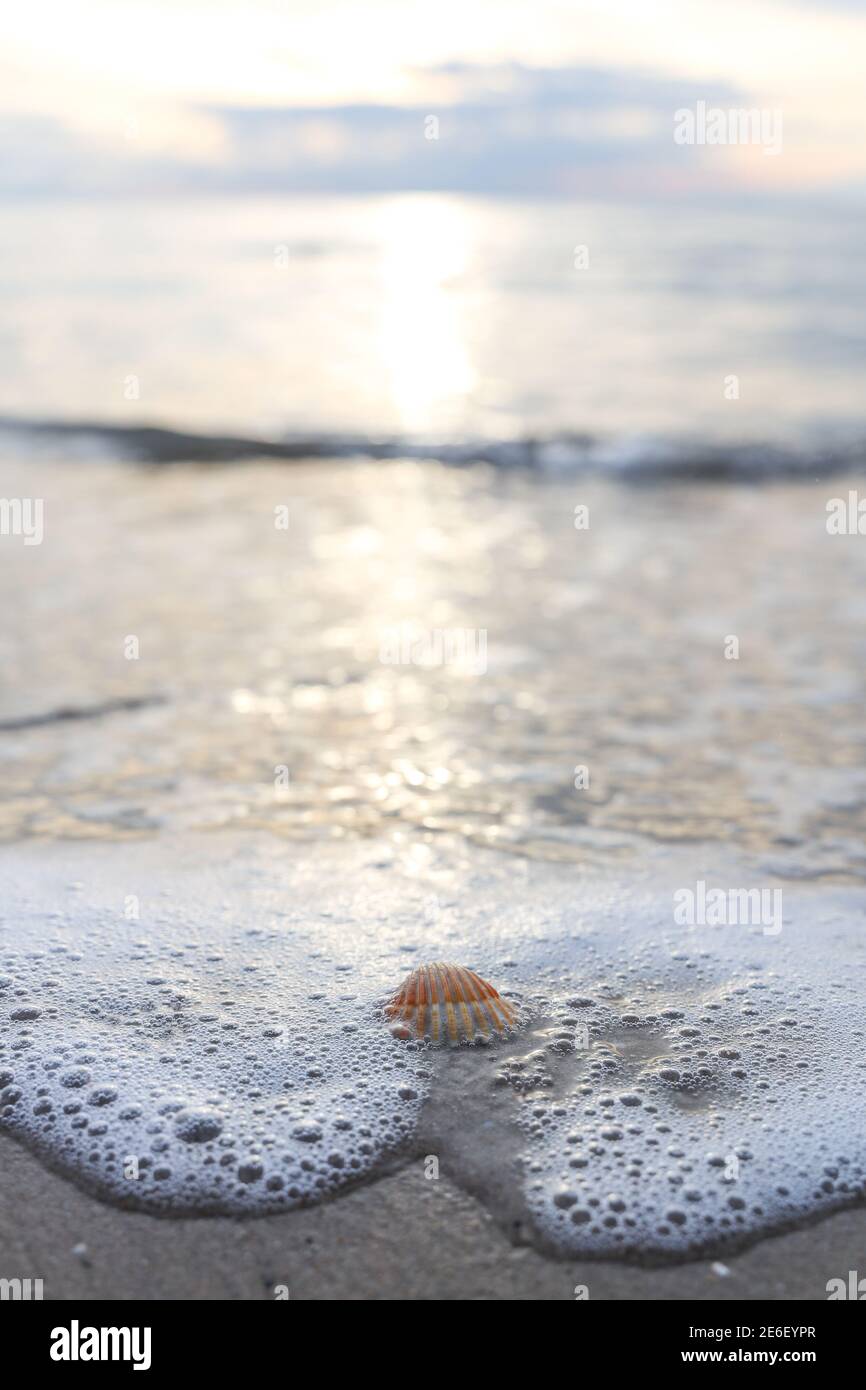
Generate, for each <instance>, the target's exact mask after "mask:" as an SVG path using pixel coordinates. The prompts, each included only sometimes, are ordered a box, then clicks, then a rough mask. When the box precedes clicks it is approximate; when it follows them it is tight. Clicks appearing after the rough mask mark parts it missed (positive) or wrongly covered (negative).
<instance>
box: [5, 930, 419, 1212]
mask: <svg viewBox="0 0 866 1390" xmlns="http://www.w3.org/2000/svg"><path fill="white" fill-rule="evenodd" d="M83 915H84V919H85V921H86V923H87V925H86V927H85V928H84V929H83V930H81V929H78V930H76V927H75V925H74V923H75V921H76V919H78V920H79V921H80V917H79V915H78V914H76V913H75V912H73V913H70V914H69V915H66V914H56V915H55V920H54V921H50V922H48V923H46V924H45V926H46V927H47V930H44V931H42V932H40V931H39V928H38V925H37V923H36V922H34V921H30V922H29V924H28V926H29V930H28V931H26V932H23V933H21V936H27V937H28V938H29V940H28V942H27V945H26V946H25V945H23V944H20V937H19V944H16V945H15V946H12V945H11V944H7V945H5V946H2V945H0V972H2V973H0V1126H2V1127H3V1128H5V1129H6V1130H8V1131H10V1132H11V1133H13V1134H15V1135H16V1136H17V1137H19V1138H21V1139H23V1140H24V1141H25V1142H26V1143H27V1144H28V1145H29V1146H30V1147H32V1148H34V1149H35V1150H36V1151H37V1152H38V1153H40V1154H42V1155H43V1156H44V1157H46V1158H47V1159H49V1160H50V1161H51V1162H52V1164H53V1165H54V1166H59V1167H61V1168H62V1169H63V1170H65V1171H66V1172H68V1173H69V1174H70V1175H72V1176H73V1177H74V1178H75V1179H76V1180H77V1181H79V1182H80V1183H81V1184H82V1185H84V1186H86V1187H88V1188H90V1189H91V1190H94V1191H96V1192H98V1193H99V1194H100V1195H102V1196H105V1197H109V1198H111V1199H113V1200H116V1201H119V1202H121V1203H122V1204H124V1205H128V1206H132V1207H137V1208H143V1209H146V1210H158V1211H164V1212H178V1211H198V1212H232V1213H241V1212H256V1211H267V1210H284V1209H287V1208H291V1207H293V1206H299V1205H303V1204H305V1203H308V1202H312V1201H317V1200H320V1199H321V1198H323V1197H325V1196H328V1195H330V1194H333V1193H334V1192H336V1191H338V1190H339V1189H340V1188H342V1187H344V1186H346V1185H347V1184H348V1183H351V1182H353V1181H357V1180H359V1179H361V1178H363V1177H364V1176H366V1175H368V1174H369V1173H370V1172H371V1171H373V1170H374V1169H376V1168H377V1167H381V1165H382V1164H383V1162H384V1161H386V1160H387V1158H388V1156H389V1155H391V1154H393V1153H396V1152H397V1151H399V1150H401V1149H402V1148H403V1147H404V1146H405V1144H406V1141H407V1139H408V1138H409V1136H410V1135H411V1134H412V1132H413V1130H414V1127H415V1122H416V1119H417V1114H418V1110H419V1107H420V1104H421V1097H422V1094H423V1091H424V1088H425V1084H426V1081H427V1079H428V1078H429V1074H430V1073H429V1063H428V1061H427V1059H426V1058H425V1057H424V1056H422V1055H418V1054H413V1053H412V1052H407V1051H406V1050H405V1049H402V1048H400V1047H399V1046H397V1045H396V1044H395V1043H394V1040H393V1039H392V1038H391V1037H390V1035H389V1033H388V1031H387V1029H385V1028H384V1027H382V1026H381V1023H380V1022H379V1019H378V1018H377V1017H375V1011H374V1010H372V1009H371V1007H370V997H369V993H370V991H369V988H368V987H367V984H366V982H364V981H362V980H359V974H360V975H363V970H361V971H360V972H358V971H356V969H355V966H354V964H353V963H352V960H351V957H349V958H347V957H346V954H345V952H334V951H332V950H331V949H329V943H328V942H327V941H324V944H322V943H321V942H320V944H317V943H316V938H315V933H310V934H309V936H308V935H307V933H306V931H304V930H301V931H300V932H297V931H292V930H287V927H286V925H285V924H284V923H281V922H275V923H274V924H273V925H272V926H271V927H270V928H263V929H255V928H254V929H247V928H245V927H244V926H236V925H233V924H232V923H231V922H226V923H223V924H221V925H220V926H219V927H218V928H214V925H213V923H211V924H210V925H209V927H208V928H207V929H206V930H199V929H197V927H196V925H195V924H194V923H192V922H190V920H189V918H188V914H187V913H185V912H178V911H164V910H163V911H162V912H161V913H160V914H159V918H160V920H158V921H156V922H154V923H153V924H152V925H153V928H154V929H153V930H152V931H151V932H150V933H149V934H148V935H147V936H140V935H134V934H133V931H132V930H124V927H123V924H121V925H119V924H118V922H117V921H116V919H112V918H111V917H110V916H109V915H108V914H105V913H103V912H100V911H98V910H97V911H93V910H88V909H85V911H84V913H83ZM58 920H59V921H60V922H63V924H64V925H63V926H60V927H58ZM334 934H335V933H333V932H332V936H333V935H334ZM8 936H9V932H8V930H7V932H6V933H5V938H8ZM40 936H41V937H42V940H38V938H39V937H40ZM73 936H74V938H75V945H74V946H72V945H71V944H68V940H63V939H58V938H63V937H66V938H71V937H73ZM326 936H327V932H323V933H322V938H325V937H326ZM3 940H4V937H0V942H2V941H3ZM37 941H38V945H37V944H36V942H37Z"/></svg>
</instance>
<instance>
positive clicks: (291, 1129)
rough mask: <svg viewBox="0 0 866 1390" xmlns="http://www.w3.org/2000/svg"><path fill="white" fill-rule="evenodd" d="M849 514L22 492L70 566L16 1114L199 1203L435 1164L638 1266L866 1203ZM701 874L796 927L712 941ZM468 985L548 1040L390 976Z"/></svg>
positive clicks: (33, 673)
mask: <svg viewBox="0 0 866 1390" xmlns="http://www.w3.org/2000/svg"><path fill="white" fill-rule="evenodd" d="M853 485H854V484H852V486H853ZM846 489H847V483H846V482H845V481H844V480H842V481H836V480H834V481H833V482H832V483H826V484H821V483H816V484H812V485H809V484H800V485H792V484H785V485H783V484H776V485H773V486H765V487H760V488H759V487H745V486H743V487H740V486H730V485H729V486H724V487H721V486H719V487H716V486H710V485H705V486H700V487H698V486H686V485H681V486H668V487H665V488H661V487H657V488H649V489H644V488H628V487H624V486H619V485H615V484H612V483H611V484H606V483H602V482H600V481H597V480H596V481H594V482H589V481H588V480H581V481H578V480H574V479H568V478H559V479H557V478H549V479H546V480H539V479H538V478H537V477H529V476H526V475H509V476H504V475H503V474H501V473H498V472H496V471H495V470H492V469H489V468H487V467H478V468H471V469H469V468H468V469H463V470H453V469H446V468H443V467H441V466H438V465H436V464H435V463H430V462H427V463H420V462H417V461H416V462H406V463H400V462H397V463H394V464H391V465H387V466H383V465H381V464H380V465H370V464H365V463H363V462H353V463H342V464H326V463H322V462H317V463H315V464H314V465H310V466H305V465H298V466H293V467H285V466H283V467H268V466H250V467H244V468H233V469H223V470H206V469H201V470H196V469H190V468H175V469H168V470H163V471H154V470H130V469H129V468H126V467H123V468H119V467H115V466H113V465H111V464H107V463H104V464H99V465H96V464H88V463H86V462H82V463H80V464H76V465H74V466H72V465H69V464H63V465H57V466H52V465H51V464H50V463H46V462H43V463H38V464H37V463H35V462H33V461H32V460H31V461H30V462H29V463H28V464H27V465H24V464H22V465H21V466H20V467H16V465H14V464H8V465H7V466H6V468H5V472H4V480H3V491H4V493H5V495H7V496H22V495H29V496H41V497H42V498H44V500H45V539H44V542H43V544H42V545H41V546H33V547H25V546H24V545H23V544H21V543H20V541H19V540H18V539H17V538H9V537H7V538H6V539H5V540H4V560H5V561H6V574H7V577H8V580H9V581H10V582H12V583H14V584H15V585H16V590H15V601H14V603H13V604H12V605H10V607H9V609H8V612H7V615H6V622H5V624H4V650H3V656H4V669H5V671H6V672H7V674H8V676H9V677H10V678H11V679H10V681H9V684H8V685H7V687H6V689H5V692H4V696H3V703H2V708H0V757H2V766H3V778H2V790H0V796H2V800H0V817H2V819H0V824H2V832H3V835H4V838H5V839H6V841H7V842H8V843H7V845H6V847H5V848H4V849H3V851H2V859H0V871H2V875H3V898H4V903H5V908H4V913H3V917H4V920H3V923H2V932H0V974H2V975H3V976H5V977H6V978H7V980H8V983H7V985H6V987H5V988H4V989H3V991H2V999H0V1044H2V1052H0V1070H2V1071H4V1072H6V1071H8V1072H11V1073H12V1078H11V1080H8V1082H7V1087H8V1088H7V1089H6V1090H5V1091H4V1093H3V1102H4V1108H3V1111H2V1120H3V1123H4V1124H5V1125H7V1126H8V1127H10V1129H11V1130H12V1132H14V1133H16V1134H18V1135H19V1136H21V1137H22V1138H24V1139H25V1141H26V1142H29V1143H31V1144H33V1145H34V1146H36V1147H37V1148H38V1150H39V1151H40V1152H41V1153H42V1154H43V1155H44V1156H45V1157H46V1159H47V1161H49V1162H51V1163H53V1164H55V1165H58V1166H60V1167H61V1168H62V1169H63V1170H64V1171H66V1172H68V1173H70V1174H71V1175H73V1176H74V1177H76V1178H77V1179H78V1180H80V1181H84V1182H86V1183H87V1184H89V1185H92V1186H94V1187H96V1188H97V1190H99V1191H101V1192H102V1193H104V1194H105V1195H108V1196H110V1197H111V1198H113V1199H114V1200H119V1201H122V1202H125V1203H132V1204H137V1205H143V1206H145V1207H147V1208H148V1209H152V1210H160V1211H165V1210H180V1209H192V1210H200V1211H204V1210H245V1211H250V1210H253V1211H263V1210H266V1209H275V1208H280V1207H284V1206H287V1205H293V1204H297V1203H300V1202H307V1201H317V1200H320V1199H321V1198H322V1197H323V1196H325V1195H329V1194H332V1193H334V1192H337V1191H339V1190H340V1189H341V1188H342V1187H343V1186H345V1184H346V1183H348V1182H353V1181H361V1180H364V1179H366V1178H368V1177H370V1176H373V1175H375V1174H376V1173H377V1172H380V1171H382V1169H383V1167H385V1166H387V1165H388V1164H390V1163H393V1162H404V1161H411V1162H416V1161H417V1162H418V1164H419V1173H422V1170H423V1163H422V1160H423V1158H424V1157H425V1156H427V1155H433V1156H438V1158H439V1161H440V1167H441V1169H442V1171H443V1172H444V1171H447V1172H449V1173H450V1174H451V1175H452V1176H453V1177H454V1178H455V1179H456V1180H457V1181H458V1182H461V1183H462V1184H463V1185H464V1186H466V1187H468V1188H470V1189H471V1190H473V1191H475V1192H477V1193H478V1195H479V1197H480V1198H481V1200H482V1201H484V1202H485V1203H486V1204H487V1205H488V1207H489V1208H490V1209H491V1210H492V1211H493V1212H494V1213H495V1214H496V1215H497V1217H498V1218H499V1219H500V1220H501V1221H502V1222H503V1224H504V1225H505V1226H506V1227H507V1228H508V1229H509V1230H510V1231H511V1232H512V1234H513V1236H514V1238H515V1239H529V1240H532V1241H533V1242H536V1243H538V1244H539V1245H542V1246H544V1247H545V1248H553V1249H559V1250H571V1251H586V1252H590V1253H597V1254H617V1253H626V1252H627V1253H630V1254H638V1255H643V1256H674V1257H676V1256H680V1255H682V1254H683V1253H684V1252H687V1251H696V1250H698V1249H701V1250H703V1249H712V1248H716V1247H718V1248H723V1247H724V1246H725V1245H726V1244H727V1243H730V1242H732V1241H739V1240H743V1239H748V1238H752V1237H754V1236H755V1235H756V1234H759V1233H761V1232H763V1231H766V1230H768V1229H774V1228H776V1227H778V1226H779V1225H782V1224H785V1223H787V1222H790V1221H795V1220H800V1219H802V1218H803V1217H804V1216H807V1215H810V1214H813V1213H816V1212H820V1211H826V1210H830V1209H832V1208H833V1207H835V1206H839V1205H842V1204H845V1203H847V1202H850V1201H852V1200H856V1199H858V1198H860V1197H862V1195H863V1182H864V1172H866V1152H864V1149H863V1141H862V1135H863V1133H864V1126H863V1110H862V1107H863V1101H862V1093H863V1085H862V1082H863V1065H864V1064H863V1061H862V1056H863V1038H862V1029H863V1024H862V1018H863V1012H862V998H863V985H864V979H863V969H864V960H866V957H864V951H863V940H864V938H863V913H864V907H866V895H864V892H863V883H864V867H866V858H864V854H863V840H862V830H863V817H864V806H866V795H864V778H863V773H862V762H863V758H862V751H863V749H862V745H863V729H862V717H861V714H862V708H863V697H864V690H863V682H864V676H863V671H864V669H866V667H864V660H863V658H864V654H866V653H864V646H866V641H864V637H866V632H864V627H866V609H864V606H863V604H862V602H861V600H860V599H859V598H858V597H857V595H858V594H859V593H860V592H861V590H862V580H863V565H864V559H863V557H864V551H863V543H862V538H861V537H857V536H850V537H848V536H838V537H831V536H829V535H828V534H827V531H826V526H825V520H826V511H825V504H826V501H827V499H828V497H831V496H836V495H841V496H844V495H845V492H846ZM579 505H580V506H587V507H588V508H589V521H590V524H589V529H587V530H576V529H575V525H574V519H575V507H576V506H579ZM282 506H286V507H287V508H288V518H289V524H288V529H287V530H282V529H278V528H277V527H276V526H275V524H274V521H275V512H274V509H275V508H277V507H282ZM407 631H408V632H409V633H410V635H411V639H412V641H413V642H415V643H417V642H420V643H421V646H420V647H411V648H410V649H409V654H410V655H411V656H413V657H414V659H413V660H410V661H409V662H408V663H407V664H393V662H392V661H391V660H390V659H389V657H390V656H393V654H394V650H396V651H397V652H398V654H399V647H400V643H399V641H398V643H397V647H396V649H394V650H392V648H393V640H392V639H393V636H394V633H395V632H396V633H398V635H405V633H406V632H407ZM458 631H459V632H461V633H464V634H465V633H471V634H475V639H474V641H473V642H472V643H467V644H465V645H464V647H463V649H462V657H463V660H462V661H456V660H450V659H449V660H448V661H447V662H446V663H445V664H440V665H437V664H435V661H436V657H437V647H436V644H435V642H433V641H431V640H429V639H431V635H432V634H435V633H437V632H438V633H451V634H452V636H453V634H454V633H455V632H458ZM481 633H484V634H485V637H484V642H483V660H481V653H482V645H481V641H480V634H481ZM732 636H736V637H737V639H738V642H739V656H738V658H737V659H726V656H725V649H726V644H727V643H728V642H729V639H730V638H731V637H732ZM129 637H135V638H137V640H138V657H137V659H131V660H130V659H126V657H125V654H124V652H125V645H124V644H125V642H126V639H128V638H129ZM425 638H426V639H427V640H426V642H425ZM389 644H390V645H389ZM442 650H443V651H444V650H445V649H444V648H443V649H442ZM450 650H451V656H452V657H453V656H454V654H455V651H454V648H453V644H452V648H451V649H450ZM439 654H441V652H440V653H439ZM460 654H461V653H457V655H460ZM383 655H384V656H385V658H386V659H385V660H383V659H382V657H383ZM111 702H120V703H119V704H112V703H111ZM124 702H125V703H124ZM4 725H5V727H3V726H4ZM576 781H577V782H578V785H575V783H576ZM700 880H705V881H706V882H707V883H708V884H710V885H712V886H717V887H720V888H722V889H724V890H729V889H731V890H733V889H737V890H739V889H742V890H749V889H761V888H763V889H765V890H779V891H781V893H782V900H781V901H782V905H783V906H782V910H781V915H780V917H779V921H778V924H777V923H776V922H775V921H770V920H769V919H768V920H767V921H757V920H754V921H749V922H742V923H740V924H736V925H734V924H732V925H728V926H716V927H713V926H708V925H700V924H697V925H693V926H690V925H688V924H687V923H686V924H683V923H680V922H678V921H677V920H676V917H675V912H674V902H675V900H674V894H675V893H676V892H677V891H678V890H681V889H684V888H692V889H694V888H695V886H696V884H697V882H698V881H700ZM136 914H137V915H136ZM777 925H778V926H779V927H780V928H781V929H780V930H777V929H776V928H777ZM454 957H456V958H457V959H458V960H461V961H462V962H464V963H466V964H468V965H471V966H473V967H474V968H477V969H478V970H479V971H480V972H481V973H482V974H483V975H485V976H486V977H487V978H490V979H491V980H492V981H493V983H494V984H496V985H497V987H500V988H502V989H504V990H505V991H507V992H508V993H509V994H510V996H511V997H512V998H513V999H514V1000H515V1002H516V1003H517V1004H518V1006H519V1007H520V1009H521V1014H522V1018H523V1028H522V1031H521V1032H520V1034H519V1035H518V1036H517V1037H516V1038H515V1039H513V1040H511V1041H509V1042H508V1043H507V1044H504V1045H500V1046H494V1047H490V1048H489V1049H477V1050H473V1051H471V1052H466V1053H463V1052H458V1053H457V1054H452V1053H447V1052H445V1053H443V1052H434V1051H433V1050H431V1049H426V1048H424V1047H418V1046H415V1045H410V1046H407V1045H406V1044H405V1043H401V1042H400V1041H398V1040H396V1039H394V1038H392V1037H391V1035H390V1033H389V1032H388V1030H387V1028H386V1027H385V1026H384V1024H383V1022H382V1019H381V1016H380V1012H379V1008H380V1005H381V1002H382V999H383V998H384V996H385V994H386V993H388V992H389V991H390V990H392V989H393V988H394V987H395V986H396V985H397V984H399V983H400V981H401V979H402V978H403V976H404V975H405V974H406V973H407V972H408V970H409V969H410V968H411V967H412V966H413V965H414V964H416V963H417V962H418V961H420V960H423V959H425V958H433V959H436V958H440V959H441V958H445V959H448V958H454ZM34 1011H37V1012H34ZM733 1054H738V1055H736V1056H735V1055H733ZM85 1073H87V1075H86V1076H85ZM76 1074H77V1076H76ZM76 1079H79V1080H80V1081H81V1084H80V1085H76V1084H73V1083H74V1082H75V1081H76ZM135 1110H137V1111H138V1113H133V1111H135ZM633 1131H637V1132H633ZM209 1136H211V1137H209ZM491 1153H495V1154H496V1160H495V1162H491V1158H490V1155H491ZM747 1155H748V1156H747ZM129 1158H134V1159H137V1160H138V1165H137V1171H138V1173H139V1176H138V1177H136V1178H129V1177H127V1176H124V1166H125V1161H126V1160H127V1159H129ZM142 1159H145V1160H148V1162H145V1163H143V1164H142V1162H141V1160H142ZM163 1169H165V1170H167V1171H166V1172H165V1173H162V1172H161V1170H163ZM420 1180H424V1178H423V1176H421V1177H419V1181H420Z"/></svg>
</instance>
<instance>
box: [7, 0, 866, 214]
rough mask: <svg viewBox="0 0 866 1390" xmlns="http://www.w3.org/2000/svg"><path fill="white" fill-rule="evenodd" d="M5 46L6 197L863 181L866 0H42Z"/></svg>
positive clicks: (841, 186)
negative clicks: (772, 122) (759, 126)
mask: <svg viewBox="0 0 866 1390" xmlns="http://www.w3.org/2000/svg"><path fill="white" fill-rule="evenodd" d="M0 54H2V57H0V193H2V194H5V195H7V196H15V195H27V194H38V195H44V194H46V193H71V194H83V195H96V194H117V195H128V194H130V193H133V192H140V191H145V192H155V193H157V192H165V193H181V192H182V193H184V194H188V193H202V194H205V193H214V192H237V193H245V192H263V191H267V192H276V191H283V190H285V191H316V192H336V193H343V192H354V191H364V192H366V191H375V190H386V191H399V190H401V189H432V190H437V191H439V190H462V191H472V192H475V193H479V194H485V193H487V194H491V195H497V194H508V195H516V196H521V195H527V196H530V195H546V196H550V195H552V196H577V195H580V196H594V195H595V196H621V195H622V196H630V195H635V196H665V195H667V194H670V195H672V196H680V195H682V194H685V195H690V194H702V193H703V194H707V195H712V196H726V195H732V196H742V195H743V194H746V193H751V192H756V191H757V192H767V191H769V192H771V193H774V192H777V191H778V192H782V193H785V194H791V195H810V196H814V195H816V194H820V195H825V196H843V197H851V196H853V197H854V198H861V197H862V196H863V195H864V193H866V101H864V98H863V70H864V60H866V0H574V2H573V3H566V0H535V3H533V4H532V5H528V4H527V2H526V0H495V3H494V2H493V0H435V3H434V0H283V2H282V3H276V0H28V3H27V4H26V5H19V6H15V7H14V9H13V7H12V6H7V7H6V12H5V16H4V18H3V19H2V21H0ZM699 103H704V104H705V105H706V106H708V107H710V108H713V107H720V108H722V109H723V110H725V111H727V110H730V109H733V108H740V109H756V110H759V111H763V112H766V113H768V116H767V119H768V120H769V119H770V117H771V116H773V117H774V119H776V120H779V121H781V125H780V126H779V130H780V131H781V132H782V139H781V141H780V142H779V141H777V142H776V143H777V144H780V146H781V147H780V148H779V149H778V150H777V151H776V152H775V153H773V152H767V150H766V149H765V148H764V145H763V144H762V143H761V141H760V140H752V141H750V142H746V143H742V142H740V143H731V144H727V145H724V146H712V147H711V146H709V145H706V144H677V143H676V142H675V140H674V138H673V130H674V124H675V113H676V112H677V111H682V110H689V111H692V110H697V108H698V104H699ZM775 113H778V114H777V115H775ZM430 118H435V119H434V121H433V122H432V123H431V119H430ZM764 144H766V142H764Z"/></svg>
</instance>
